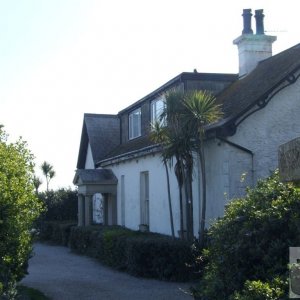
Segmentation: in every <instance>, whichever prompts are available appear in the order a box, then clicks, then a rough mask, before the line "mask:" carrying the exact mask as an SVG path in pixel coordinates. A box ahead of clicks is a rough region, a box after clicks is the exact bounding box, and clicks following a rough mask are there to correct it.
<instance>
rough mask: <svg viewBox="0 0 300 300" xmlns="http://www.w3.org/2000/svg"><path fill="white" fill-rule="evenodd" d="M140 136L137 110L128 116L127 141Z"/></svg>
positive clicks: (139, 113)
mask: <svg viewBox="0 0 300 300" xmlns="http://www.w3.org/2000/svg"><path fill="white" fill-rule="evenodd" d="M140 135H141V109H140V108H138V109H136V110H134V111H133V112H132V113H130V114H129V139H130V140H131V139H134V138H136V137H139V136H140Z"/></svg>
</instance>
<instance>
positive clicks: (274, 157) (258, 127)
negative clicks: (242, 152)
mask: <svg viewBox="0 0 300 300" xmlns="http://www.w3.org/2000/svg"><path fill="white" fill-rule="evenodd" d="M299 136H300V80H299V79H298V81H297V82H296V83H294V84H292V85H290V86H289V87H287V88H285V89H283V90H282V91H281V92H279V93H278V94H277V95H275V96H274V98H273V99H272V100H271V101H270V102H269V104H268V105H267V106H266V107H265V108H263V109H262V110H260V111H258V112H256V113H254V114H253V115H251V116H250V117H248V118H247V119H246V120H245V121H244V122H242V123H241V124H240V125H239V126H238V128H237V132H236V134H235V135H234V136H232V137H230V140H231V141H233V142H235V143H238V144H240V145H242V146H244V147H246V148H248V149H250V150H251V151H252V152H253V153H254V179H255V181H256V180H257V179H258V178H264V177H267V176H268V175H269V174H270V171H273V170H274V169H276V168H277V167H278V146H279V145H281V144H283V143H286V142H288V141H289V140H291V139H294V138H296V137H299Z"/></svg>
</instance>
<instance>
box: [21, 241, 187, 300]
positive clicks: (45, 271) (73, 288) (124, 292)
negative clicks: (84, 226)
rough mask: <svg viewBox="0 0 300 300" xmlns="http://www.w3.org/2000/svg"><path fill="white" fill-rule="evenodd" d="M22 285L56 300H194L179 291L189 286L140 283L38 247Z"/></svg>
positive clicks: (86, 260) (65, 252)
mask: <svg viewBox="0 0 300 300" xmlns="http://www.w3.org/2000/svg"><path fill="white" fill-rule="evenodd" d="M34 253H35V255H34V257H33V258H31V259H30V261H29V275H27V276H26V277H25V278H24V279H23V280H22V283H23V284H25V285H27V286H30V287H34V288H37V289H39V290H40V291H42V292H43V293H44V294H45V295H47V296H49V297H50V298H51V299H53V300H71V299H72V300H76V299H78V300H86V299H89V300H97V299H101V300H106V299H108V300H110V299H111V300H118V299H122V300H136V299H141V300H144V299H145V300H148V299H149V300H150V299H155V300H156V299H157V300H160V299H162V300H163V299H165V300H168V299H172V300H181V299H182V300H185V299H186V300H191V299H192V297H190V296H188V295H185V294H184V293H183V292H182V291H181V290H180V288H183V289H188V287H189V286H190V284H186V283H170V282H162V281H157V280H152V279H151V280H150V279H141V278H136V277H133V276H130V275H128V274H126V273H123V272H118V271H115V270H112V269H110V268H108V267H105V266H103V265H101V264H100V263H99V262H97V261H96V260H94V259H91V258H89V257H85V256H80V255H76V254H73V253H71V252H70V250H69V249H68V248H66V247H60V246H50V245H46V244H40V243H37V244H35V246H34Z"/></svg>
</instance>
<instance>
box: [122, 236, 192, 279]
mask: <svg viewBox="0 0 300 300" xmlns="http://www.w3.org/2000/svg"><path fill="white" fill-rule="evenodd" d="M127 247H128V249H127V255H128V266H127V269H128V272H129V273H130V274H132V275H135V276H142V277H150V278H151V277H152V278H158V279H161V280H170V281H186V280H189V279H191V277H192V275H193V274H192V272H191V270H190V268H189V267H188V265H190V264H191V262H192V253H191V247H190V244H189V243H187V242H186V241H182V240H178V239H176V240H173V239H171V238H170V237H166V236H162V235H157V234H146V235H143V236H140V237H132V238H130V239H128V240H127Z"/></svg>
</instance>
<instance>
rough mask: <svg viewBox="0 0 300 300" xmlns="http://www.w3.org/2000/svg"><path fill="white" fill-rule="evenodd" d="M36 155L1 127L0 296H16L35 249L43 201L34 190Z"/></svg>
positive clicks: (3, 297)
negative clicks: (36, 222) (33, 234)
mask: <svg viewBox="0 0 300 300" xmlns="http://www.w3.org/2000/svg"><path fill="white" fill-rule="evenodd" d="M33 167H34V164H33V155H32V154H31V153H30V151H29V150H28V149H27V146H26V143H25V142H23V141H21V140H19V141H18V142H16V143H8V142H7V138H6V135H5V133H4V132H3V131H2V130H1V126H0V298H1V299H12V298H14V296H15V293H16V282H17V281H19V280H20V279H22V278H23V277H24V275H25V274H26V271H27V265H28V259H29V257H30V255H31V251H32V241H31V234H30V230H31V229H32V223H33V221H34V220H35V219H36V218H37V217H38V216H39V214H40V212H41V210H42V204H41V203H40V201H39V200H38V199H37V197H36V196H35V193H34V186H33V183H32V180H33Z"/></svg>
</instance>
